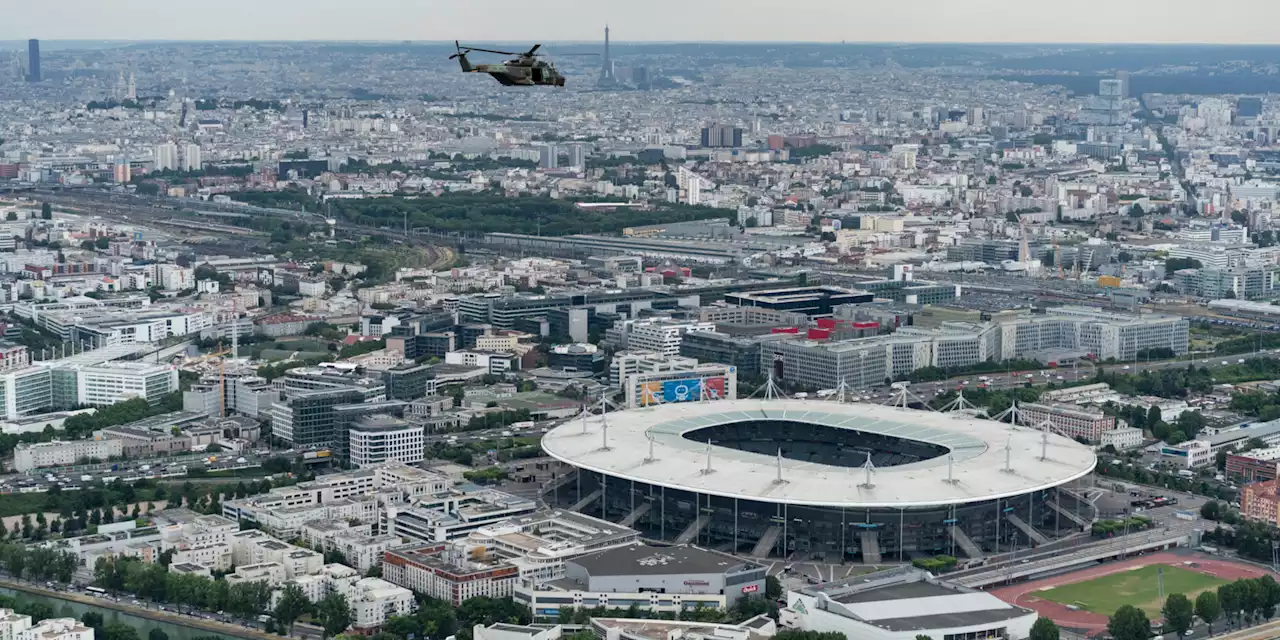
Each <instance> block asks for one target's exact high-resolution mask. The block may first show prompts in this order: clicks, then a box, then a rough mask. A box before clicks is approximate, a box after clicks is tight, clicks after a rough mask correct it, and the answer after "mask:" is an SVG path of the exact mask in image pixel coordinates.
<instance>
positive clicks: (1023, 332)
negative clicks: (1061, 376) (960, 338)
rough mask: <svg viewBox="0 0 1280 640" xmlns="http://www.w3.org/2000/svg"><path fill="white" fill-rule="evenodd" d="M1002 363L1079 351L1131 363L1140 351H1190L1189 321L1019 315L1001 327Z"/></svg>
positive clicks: (1066, 313)
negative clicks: (1047, 354) (1188, 349)
mask: <svg viewBox="0 0 1280 640" xmlns="http://www.w3.org/2000/svg"><path fill="white" fill-rule="evenodd" d="M999 331H1000V333H1001V336H1000V350H1001V351H1000V357H999V359H1001V360H1013V359H1018V358H1028V359H1040V358H1042V357H1044V354H1046V353H1053V352H1062V351H1068V352H1076V353H1080V354H1082V355H1092V356H1093V357H1095V358H1097V359H1098V360H1110V359H1115V360H1133V359H1135V358H1137V357H1138V354H1139V353H1141V352H1148V351H1151V350H1154V349H1168V350H1170V351H1172V352H1173V353H1174V354H1176V355H1182V354H1184V353H1186V352H1187V345H1188V340H1189V331H1190V322H1188V321H1187V319H1186V318H1183V317H1180V316H1172V315H1164V314H1158V313H1142V314H1128V313H1117V312H1110V311H1103V310H1101V309H1097V308H1093V307H1076V306H1063V307H1058V308H1055V309H1051V310H1049V311H1048V312H1047V313H1045V314H1044V315H1042V316H1041V315H1036V316H1020V317H1018V318H1016V319H1014V320H1012V321H1008V322H1002V323H1000V324H999Z"/></svg>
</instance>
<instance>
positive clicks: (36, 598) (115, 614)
mask: <svg viewBox="0 0 1280 640" xmlns="http://www.w3.org/2000/svg"><path fill="white" fill-rule="evenodd" d="M0 595H5V596H9V597H11V598H13V599H14V600H17V601H18V602H20V603H34V602H38V603H40V604H43V605H46V606H49V607H52V608H53V613H54V616H55V617H58V618H75V619H76V620H79V619H80V617H81V616H83V615H84V614H86V613H88V612H90V611H93V612H95V613H98V614H100V615H102V619H103V620H104V622H105V624H110V623H112V622H120V623H123V624H127V625H129V626H131V627H133V628H134V629H136V630H137V631H138V637H139V638H142V639H143V640H146V638H147V634H149V633H151V630H152V629H159V630H161V631H163V632H164V633H165V635H167V636H169V640H195V638H219V639H221V640H243V639H242V638H239V637H237V636H230V635H227V634H224V633H216V632H214V631H206V630H204V629H195V628H192V627H187V626H183V625H180V624H172V623H169V622H159V621H156V620H151V619H149V618H142V617H139V616H134V615H130V614H127V613H123V612H120V611H116V610H115V609H108V608H106V607H98V606H94V605H88V604H81V603H79V602H72V601H70V600H62V599H59V598H53V597H49V596H44V595H38V594H33V593H27V592H25V591H18V590H15V589H9V588H7V587H0Z"/></svg>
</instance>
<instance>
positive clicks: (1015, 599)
mask: <svg viewBox="0 0 1280 640" xmlns="http://www.w3.org/2000/svg"><path fill="white" fill-rule="evenodd" d="M1186 561H1191V562H1195V563H1196V564H1198V565H1200V566H1199V567H1196V568H1192V567H1187V566H1182V563H1183V562H1186ZM1152 564H1166V565H1178V567H1179V568H1181V569H1186V570H1188V571H1198V572H1200V573H1208V574H1211V575H1214V576H1217V577H1219V578H1222V579H1224V580H1239V579H1240V578H1256V577H1258V576H1261V575H1263V574H1266V573H1270V572H1269V571H1266V570H1265V569H1260V568H1258V567H1255V566H1253V565H1248V564H1243V563H1237V562H1229V561H1226V560H1222V559H1219V558H1215V557H1213V556H1207V555H1203V554H1198V553H1196V554H1175V553H1167V552H1166V553H1156V554H1150V555H1145V556H1138V557H1136V558H1130V559H1128V560H1123V561H1120V562H1108V563H1106V564H1100V565H1098V566H1096V567H1091V568H1088V569H1084V570H1081V571H1074V572H1072V573H1068V574H1064V575H1060V576H1054V577H1052V578H1045V579H1043V580H1033V581H1031V582H1022V583H1019V584H1015V585H1012V586H1008V587H1001V588H999V589H992V590H991V593H992V594H993V595H995V596H996V597H998V598H1000V599H1001V600H1004V601H1005V602H1008V603H1010V604H1016V605H1018V606H1021V607H1027V608H1028V609H1035V610H1036V612H1037V613H1039V614H1040V615H1042V616H1044V617H1046V618H1050V619H1052V620H1053V621H1054V622H1056V623H1058V626H1060V627H1065V628H1068V629H1074V630H1078V631H1083V632H1087V633H1088V634H1090V635H1093V634H1095V633H1097V632H1099V631H1103V630H1105V629H1106V628H1107V616H1104V615H1102V614H1100V613H1093V612H1090V611H1073V610H1071V609H1068V608H1067V607H1066V605H1063V604H1058V603H1057V602H1050V601H1048V600H1041V599H1040V598H1037V597H1036V595H1035V592H1036V591H1039V590H1041V589H1045V588H1048V587H1057V586H1061V585H1064V584H1072V583H1076V582H1083V581H1085V580H1092V579H1094V578H1098V577H1101V576H1105V575H1110V574H1113V573H1118V572H1121V571H1128V570H1130V569H1133V568H1134V567H1145V566H1147V565H1152Z"/></svg>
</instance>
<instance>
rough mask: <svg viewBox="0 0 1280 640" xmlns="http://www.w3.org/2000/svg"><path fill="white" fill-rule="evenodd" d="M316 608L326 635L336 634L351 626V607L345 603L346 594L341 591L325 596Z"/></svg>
mask: <svg viewBox="0 0 1280 640" xmlns="http://www.w3.org/2000/svg"><path fill="white" fill-rule="evenodd" d="M316 609H317V611H318V614H319V617H320V626H322V627H324V632H325V635H327V636H336V635H338V634H339V633H342V632H343V631H346V630H347V627H349V626H351V607H350V606H349V605H348V604H347V598H346V596H344V595H342V594H341V593H331V594H329V595H327V596H325V597H324V599H322V600H321V601H320V603H319V604H318V605H317V606H316Z"/></svg>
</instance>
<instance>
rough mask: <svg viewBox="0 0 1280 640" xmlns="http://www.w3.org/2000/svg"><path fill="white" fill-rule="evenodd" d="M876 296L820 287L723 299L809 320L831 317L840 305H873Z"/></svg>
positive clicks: (737, 294) (747, 293)
mask: <svg viewBox="0 0 1280 640" xmlns="http://www.w3.org/2000/svg"><path fill="white" fill-rule="evenodd" d="M873 297H874V296H873V295H872V294H870V293H868V292H865V291H852V290H849V289H841V288H838V287H826V286H817V287H788V288H785V289H767V290H760V291H743V292H730V293H726V294H725V296H724V300H725V302H726V303H728V304H731V305H738V306H743V307H761V308H764V309H771V310H774V311H789V312H792V313H803V314H805V315H807V316H809V317H829V316H831V315H832V313H833V312H834V310H835V308H836V307H837V306H839V305H842V304H863V303H867V302H871V300H872V299H873Z"/></svg>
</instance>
